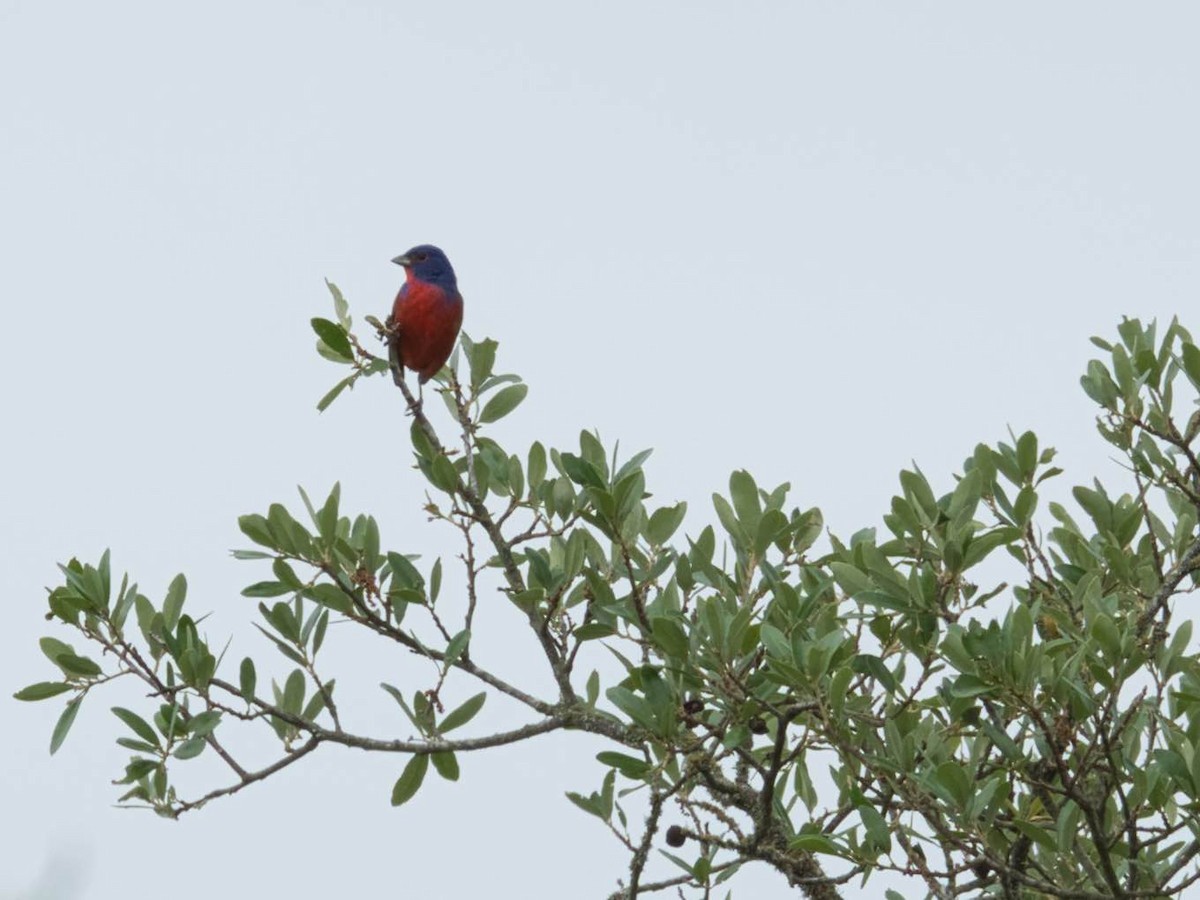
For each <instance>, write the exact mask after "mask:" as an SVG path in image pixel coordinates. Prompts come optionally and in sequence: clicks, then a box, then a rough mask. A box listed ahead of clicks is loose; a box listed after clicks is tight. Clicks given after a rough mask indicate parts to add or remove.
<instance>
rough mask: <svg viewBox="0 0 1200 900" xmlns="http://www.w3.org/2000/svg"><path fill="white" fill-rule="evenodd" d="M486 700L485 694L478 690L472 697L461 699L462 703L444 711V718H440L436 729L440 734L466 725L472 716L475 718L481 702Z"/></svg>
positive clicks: (481, 706) (481, 707)
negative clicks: (440, 720) (448, 710)
mask: <svg viewBox="0 0 1200 900" xmlns="http://www.w3.org/2000/svg"><path fill="white" fill-rule="evenodd" d="M486 700H487V694H486V693H484V692H480V693H478V694H476V695H475V696H474V697H471V698H469V699H467V700H465V701H463V703H462V705H460V706H458V707H457V708H455V709H452V710H450V712H448V713H446V716H445V718H443V719H442V722H441V725H440V726H439V727H438V731H439V732H440V733H442V734H445V733H446V732H447V731H450V730H451V729H454V728H459V727H460V726H463V725H466V724H467V723H468V722H470V721H471V720H472V719H473V718H475V714H476V713H478V712H479V710H481V709H483V704H484V702H485V701H486Z"/></svg>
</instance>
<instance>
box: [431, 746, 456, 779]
mask: <svg viewBox="0 0 1200 900" xmlns="http://www.w3.org/2000/svg"><path fill="white" fill-rule="evenodd" d="M429 756H430V759H431V761H432V762H433V767H434V768H435V769H437V773H438V774H439V775H441V776H442V777H443V778H445V779H446V780H447V781H458V757H456V756H455V755H454V753H453V751H451V750H438V751H437V752H436V753H430V754H429Z"/></svg>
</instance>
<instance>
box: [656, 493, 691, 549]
mask: <svg viewBox="0 0 1200 900" xmlns="http://www.w3.org/2000/svg"><path fill="white" fill-rule="evenodd" d="M686 513H687V504H686V503H676V504H675V505H674V506H664V507H663V508H662V509H656V510H655V511H654V513H653V514H652V515H651V516H650V521H649V522H648V523H647V524H646V540H648V541H649V542H650V543H651V544H652V545H653V546H656V547H659V546H662V545H663V544H665V543H666V542H667V541H669V540H670V539H671V535H673V534H674V533H675V532H676V530H677V529H678V528H679V526H680V525H681V524H683V517H684V515H685V514H686Z"/></svg>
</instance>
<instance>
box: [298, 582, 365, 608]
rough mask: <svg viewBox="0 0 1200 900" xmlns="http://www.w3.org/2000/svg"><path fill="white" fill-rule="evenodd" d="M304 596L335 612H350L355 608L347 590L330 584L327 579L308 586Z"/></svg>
mask: <svg viewBox="0 0 1200 900" xmlns="http://www.w3.org/2000/svg"><path fill="white" fill-rule="evenodd" d="M304 596H305V597H308V598H309V599H310V600H314V601H316V602H317V603H319V604H321V605H322V606H325V607H328V608H329V609H332V610H333V611H334V612H340V613H349V612H350V611H351V610H352V609H353V608H354V604H353V603H352V602H351V600H350V598H349V597H348V596H347V595H346V592H345V591H343V590H342V589H341V588H340V587H339V586H338V585H336V584H330V583H329V582H327V581H323V582H321V583H320V584H314V585H313V586H312V587H310V588H307V589H306V590H305V591H304Z"/></svg>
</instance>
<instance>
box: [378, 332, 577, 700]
mask: <svg viewBox="0 0 1200 900" xmlns="http://www.w3.org/2000/svg"><path fill="white" fill-rule="evenodd" d="M390 363H391V367H392V380H393V381H394V382H395V383H396V387H398V388H400V392H401V393H402V394H403V395H404V399H405V401H406V402H407V403H408V409H409V412H411V413H412V417H413V421H414V422H415V423H416V425H417V427H418V428H420V429H421V432H422V434H424V435H425V438H426V439H427V440H428V441H429V443H430V445H431V446H432V447H433V448H434V450H435V451H437V452H438V453H441V454H442V455H446V448H445V445H444V444H442V442H441V439H440V438H438V435H437V432H436V431H435V430H434V428H433V425H432V424H430V422H429V419H427V418H426V417H425V411H424V410H423V409H422V407H421V404H420V403H418V402H417V399H416V398H415V397H414V396H413V395H412V391H410V390H409V389H408V384H407V383H406V382H405V381H404V367H403V366H402V365H401V364H400V362H399V360H398V359H396V357H395V354H392V355H391V360H390ZM464 427H466V426H464ZM454 493H456V494H457V495H458V496H460V497H462V499H463V500H464V501H466V503H467V506H469V507H470V509H471V514H472V516H473V517H474V519H475V521H477V522H478V523H479V524H480V525H481V526H483V530H484V531H485V532H486V533H487V536H488V539H489V540H490V541H491V543H492V547H493V548H494V549H495V551H496V556H497V558H498V559H499V560H500V566H501V568H502V569H503V571H504V580H505V581H507V582H508V588H509V590H510V591H511V592H512V594H513V595H514V596H515V595H517V594H520V593H522V592H524V590H525V579H524V578H523V577H522V576H521V570H520V569H519V568H517V563H516V559H515V558H514V557H513V551H512V545H511V544H510V543H509V542H508V541H507V540H505V538H504V534H503V533H502V532H501V530H500V526H499V525H497V524H496V520H495V518H493V516H492V513H491V511H490V510H489V509H488V508H487V505H486V504H485V503H484V502H483V500H482V499H481V498H480V496H479V494H478V493H477V492H476V490H475V489H474V487H473V486H472V485H470V484H467V483H464V482H463V480H462V479H461V478H459V477H457V476H456V477H455V485H454ZM529 624H530V626H531V627H532V628H533V631H534V634H535V635H537V639H538V641H539V643H541V645H542V652H543V653H545V654H546V659H547V660H548V661H549V663H550V668H551V670H552V671H553V673H554V680H555V681H556V682H557V684H558V690H559V696H560V699H561V700H562V701H563V702H570V701H573V700H574V699H575V689H574V688H573V687H572V686H571V677H570V672H569V671H568V669H567V667H566V665H565V663H564V660H563V656H562V653H561V652H560V651H559V649H558V647H557V646H556V645H555V643H554V641H553V640H551V639H550V637H549V635H547V634H545V633H544V632H543V631H542V629H541V627H540V623H539V622H538V621H537V613H536V611H534V610H533V609H530V610H529Z"/></svg>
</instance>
